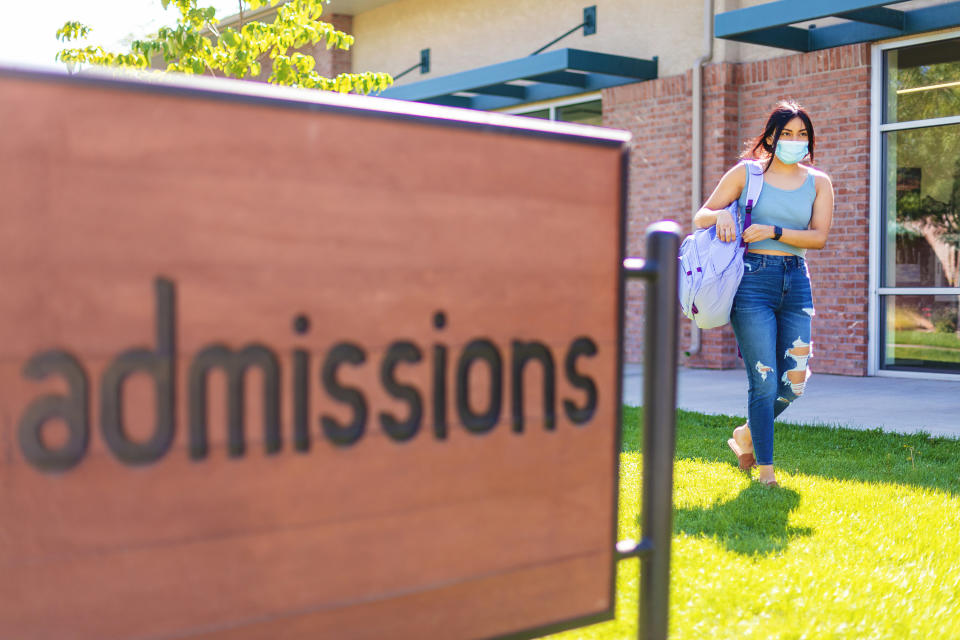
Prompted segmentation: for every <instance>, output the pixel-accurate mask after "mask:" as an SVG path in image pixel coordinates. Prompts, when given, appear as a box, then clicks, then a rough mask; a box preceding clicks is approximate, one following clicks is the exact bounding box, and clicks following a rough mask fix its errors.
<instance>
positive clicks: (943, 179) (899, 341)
mask: <svg viewBox="0 0 960 640" xmlns="http://www.w3.org/2000/svg"><path fill="white" fill-rule="evenodd" d="M884 73H885V76H884V81H883V82H884V85H883V86H884V87H885V100H884V122H885V123H886V124H885V125H884V126H881V132H882V133H881V136H882V145H883V147H882V148H883V169H882V175H883V178H882V181H883V184H882V191H883V196H882V202H881V205H882V209H883V218H882V219H883V221H884V222H883V230H882V234H883V241H882V243H881V270H880V271H881V273H880V288H881V289H880V292H879V294H880V298H879V303H880V304H879V307H880V333H881V335H880V351H881V352H880V366H881V367H882V368H885V369H899V370H912V371H937V372H952V373H958V374H960V333H958V330H957V329H958V327H957V323H958V318H960V304H958V301H960V124H955V123H949V124H939V125H937V126H929V122H924V121H929V120H931V119H933V118H945V117H950V116H958V115H960V39H958V38H954V39H951V40H939V41H936V42H929V43H925V44H921V45H916V46H912V47H904V48H902V49H891V50H889V51H886V52H885V54H884ZM927 290H929V291H927Z"/></svg>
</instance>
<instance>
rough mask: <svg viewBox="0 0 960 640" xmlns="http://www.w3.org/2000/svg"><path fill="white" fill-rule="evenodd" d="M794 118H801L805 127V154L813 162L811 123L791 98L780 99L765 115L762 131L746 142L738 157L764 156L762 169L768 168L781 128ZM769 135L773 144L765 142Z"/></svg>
mask: <svg viewBox="0 0 960 640" xmlns="http://www.w3.org/2000/svg"><path fill="white" fill-rule="evenodd" d="M794 118H800V119H801V120H803V124H804V126H805V127H806V128H807V155H809V156H810V162H811V163H813V140H814V138H813V123H812V122H811V121H810V115H809V114H808V113H807V112H806V110H805V109H804V108H803V107H801V106H800V105H799V104H797V103H796V102H794V101H793V100H781V101H780V102H778V103H777V106H776V107H774V108H773V111H771V112H770V115H769V116H768V117H767V126H765V127H764V128H763V133H761V134H760V135H759V136H757V137H756V138H754V139H752V140H750V141H749V142H747V145H746V149H745V150H744V152H743V154H742V155H741V156H740V157H741V158H750V159H753V160H763V159H764V158H766V159H767V166H766V167H764V169H763V170H764V171H766V170H767V169H769V168H770V165H771V164H773V156H774V151H775V150H776V148H777V142H779V140H780V134H781V133H783V128H784V127H785V126H787V123H788V122H790V121H791V120H793V119H794ZM770 137H772V138H773V144H769V143H768V142H767V138H770Z"/></svg>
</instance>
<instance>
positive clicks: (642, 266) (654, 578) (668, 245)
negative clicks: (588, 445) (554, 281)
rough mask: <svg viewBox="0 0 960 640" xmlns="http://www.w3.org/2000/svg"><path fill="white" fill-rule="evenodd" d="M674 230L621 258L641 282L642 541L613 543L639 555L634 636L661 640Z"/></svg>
mask: <svg viewBox="0 0 960 640" xmlns="http://www.w3.org/2000/svg"><path fill="white" fill-rule="evenodd" d="M679 248H680V227H679V225H677V223H675V222H658V223H656V224H654V225H651V226H650V227H648V229H647V259H646V260H638V259H636V258H628V259H627V260H624V274H625V275H626V277H628V278H643V279H645V280H646V281H647V287H646V327H645V341H644V366H643V372H644V375H643V482H642V484H641V488H642V491H643V497H642V503H643V507H642V509H643V513H642V516H641V530H642V533H643V538H642V539H641V541H640V542H639V543H638V544H633V545H631V543H630V542H625V543H621V544H619V545H618V554H619V556H620V557H621V558H627V557H631V556H639V557H640V562H641V571H640V602H639V625H638V627H637V628H638V633H639V636H640V637H641V638H643V639H644V640H665V639H666V637H667V629H668V613H669V596H670V538H671V535H672V533H673V457H674V449H675V440H676V438H675V436H676V423H677V420H676V416H677V412H676V408H677V332H678V330H677V326H678V325H677V320H678V313H677V294H676V292H677V266H676V265H677V255H678V252H679Z"/></svg>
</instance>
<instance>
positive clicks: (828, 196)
mask: <svg viewBox="0 0 960 640" xmlns="http://www.w3.org/2000/svg"><path fill="white" fill-rule="evenodd" d="M814 175H815V178H814V185H815V186H816V189H817V196H816V198H814V200H813V215H811V216H810V225H809V227H808V228H806V229H784V230H783V234H782V235H781V236H780V242H785V243H787V244H790V245H793V246H795V247H799V248H801V249H823V247H824V245H826V244H827V234H829V233H830V227H831V226H832V225H833V183H832V182H830V177H829V176H828V175H827V174H825V173H823V172H821V171H817V172H816V173H815V174H814ZM768 238H773V225H770V224H752V225H750V226H749V227H748V228H747V230H746V231H744V232H743V239H744V241H745V242H759V241H760V240H766V239H768Z"/></svg>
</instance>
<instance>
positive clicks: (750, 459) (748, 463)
mask: <svg viewBox="0 0 960 640" xmlns="http://www.w3.org/2000/svg"><path fill="white" fill-rule="evenodd" d="M727 446H729V447H730V449H731V450H732V451H733V452H734V453H735V454H736V456H737V465H738V466H739V467H740V471H749V470H750V467H753V466H755V465H756V464H757V459H756V457H755V456H754V455H753V451H744V450H743V449H741V448H740V445H738V444H737V441H736V440H734V439H733V438H730V439H729V440H727Z"/></svg>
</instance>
